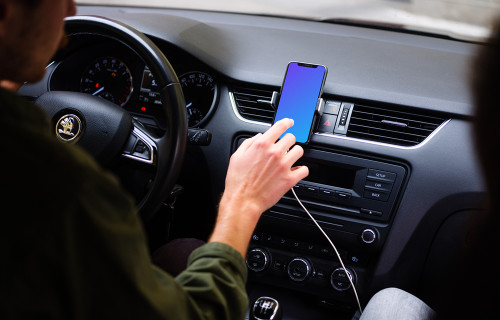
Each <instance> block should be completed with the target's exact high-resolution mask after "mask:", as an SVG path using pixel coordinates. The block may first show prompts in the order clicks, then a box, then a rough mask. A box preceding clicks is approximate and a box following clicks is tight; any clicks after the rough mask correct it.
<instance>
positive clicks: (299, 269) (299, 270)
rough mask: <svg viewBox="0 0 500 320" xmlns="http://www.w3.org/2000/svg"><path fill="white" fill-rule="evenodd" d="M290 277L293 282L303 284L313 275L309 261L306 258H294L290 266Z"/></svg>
mask: <svg viewBox="0 0 500 320" xmlns="http://www.w3.org/2000/svg"><path fill="white" fill-rule="evenodd" d="M287 270H288V276H289V277H290V279H292V280H293V281H297V282H302V281H304V280H306V279H307V278H308V277H309V276H310V275H311V273H312V267H311V264H310V263H309V261H307V260H306V259H304V258H294V259H293V260H292V261H290V263H289V264H288V268H287Z"/></svg>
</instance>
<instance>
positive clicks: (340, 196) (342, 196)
mask: <svg viewBox="0 0 500 320" xmlns="http://www.w3.org/2000/svg"><path fill="white" fill-rule="evenodd" d="M351 196H352V195H351V194H350V193H349V192H340V191H335V198H338V199H344V200H347V199H351Z"/></svg>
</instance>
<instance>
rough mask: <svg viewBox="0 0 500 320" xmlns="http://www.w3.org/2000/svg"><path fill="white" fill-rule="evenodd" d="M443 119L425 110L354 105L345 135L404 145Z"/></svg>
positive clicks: (421, 138) (411, 143)
mask: <svg viewBox="0 0 500 320" xmlns="http://www.w3.org/2000/svg"><path fill="white" fill-rule="evenodd" d="M445 121H446V119H445V118H444V117H441V116H439V115H433V114H430V113H428V112H426V113H425V114H424V112H419V111H413V110H412V111H409V110H406V111H405V110H403V109H401V110H400V109H397V108H396V107H389V106H381V107H379V106H377V107H375V106H366V105H360V104H355V105H354V109H353V111H352V115H351V120H350V123H349V128H348V130H347V136H348V137H351V138H358V139H364V140H371V141H377V142H383V143H389V144H395V145H400V146H407V147H408V146H414V145H417V144H419V143H420V142H422V141H424V140H425V139H426V138H427V137H428V136H429V135H430V134H431V133H432V132H433V131H434V130H436V128H438V127H439V126H440V125H441V124H443V123H444V122H445Z"/></svg>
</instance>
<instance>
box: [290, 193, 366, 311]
mask: <svg viewBox="0 0 500 320" xmlns="http://www.w3.org/2000/svg"><path fill="white" fill-rule="evenodd" d="M292 193H293V195H294V196H295V199H297V201H298V203H299V204H300V206H301V207H302V209H304V211H305V212H306V213H307V215H308V216H309V218H311V220H312V221H313V222H314V224H315V225H316V227H318V229H319V230H320V231H321V233H322V234H323V235H324V236H325V238H326V239H327V240H328V242H329V243H330V245H331V246H332V248H333V250H334V251H335V253H336V254H337V258H338V259H339V261H340V264H341V265H342V268H343V269H344V272H345V274H346V276H347V279H349V282H350V283H351V287H352V290H353V291H354V296H355V297H356V302H357V303H358V308H359V312H360V315H361V314H362V313H363V309H362V308H361V303H360V302H359V297H358V292H357V291H356V287H355V286H354V283H353V282H352V279H351V277H350V276H349V273H348V272H347V269H346V267H345V265H344V262H343V261H342V258H341V257H340V254H339V252H338V250H337V248H336V247H335V245H334V244H333V242H332V240H330V237H328V235H327V234H326V232H325V231H324V230H323V228H321V226H320V225H319V224H318V222H317V221H316V219H314V218H313V216H312V215H311V214H310V213H309V211H308V210H307V209H306V207H305V206H304V205H303V204H302V201H300V199H299V197H297V194H296V193H295V190H294V188H292Z"/></svg>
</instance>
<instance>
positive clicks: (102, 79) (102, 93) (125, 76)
mask: <svg viewBox="0 0 500 320" xmlns="http://www.w3.org/2000/svg"><path fill="white" fill-rule="evenodd" d="M80 89H81V91H82V92H85V93H89V94H92V95H94V96H99V97H102V98H104V99H107V100H109V101H111V102H113V103H115V104H117V105H119V106H124V105H125V104H126V103H127V102H128V101H129V99H130V97H131V95H132V91H133V82H132V73H131V72H130V70H129V68H128V67H127V65H126V64H125V63H124V62H123V61H121V60H119V59H116V58H112V57H103V58H99V59H97V60H96V61H94V62H93V63H92V64H90V66H88V67H87V69H86V70H85V72H84V73H83V75H82V80H81V88H80Z"/></svg>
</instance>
